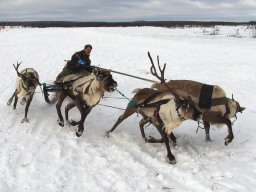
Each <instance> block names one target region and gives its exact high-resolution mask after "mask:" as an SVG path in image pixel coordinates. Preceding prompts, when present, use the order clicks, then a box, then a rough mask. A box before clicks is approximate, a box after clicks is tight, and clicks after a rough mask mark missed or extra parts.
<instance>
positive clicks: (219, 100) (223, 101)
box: [212, 97, 230, 117]
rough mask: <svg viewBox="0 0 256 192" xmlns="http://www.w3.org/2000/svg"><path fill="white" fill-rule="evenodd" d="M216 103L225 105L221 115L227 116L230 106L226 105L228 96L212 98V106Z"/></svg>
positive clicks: (216, 104)
mask: <svg viewBox="0 0 256 192" xmlns="http://www.w3.org/2000/svg"><path fill="white" fill-rule="evenodd" d="M218 105H225V107H226V113H225V114H224V115H223V117H227V116H228V114H229V113H230V108H229V106H228V98H227V97H221V98H215V99H212V106H218Z"/></svg>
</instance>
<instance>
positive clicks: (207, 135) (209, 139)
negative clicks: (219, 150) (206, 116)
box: [204, 121, 211, 141]
mask: <svg viewBox="0 0 256 192" xmlns="http://www.w3.org/2000/svg"><path fill="white" fill-rule="evenodd" d="M204 130H205V140H206V141H211V138H210V133H209V132H210V123H209V122H208V121H204Z"/></svg>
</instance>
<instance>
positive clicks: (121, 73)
mask: <svg viewBox="0 0 256 192" xmlns="http://www.w3.org/2000/svg"><path fill="white" fill-rule="evenodd" d="M64 61H65V62H67V61H68V60H64ZM92 67H94V68H97V69H104V70H109V71H111V72H113V73H117V74H120V75H126V76H129V77H133V78H137V79H141V80H144V81H149V82H153V83H155V82H157V81H154V80H151V79H146V78H142V77H138V76H135V75H130V74H127V73H123V72H119V71H114V70H112V69H105V68H102V67H96V66H92Z"/></svg>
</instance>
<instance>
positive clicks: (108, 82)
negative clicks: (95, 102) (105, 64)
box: [93, 69, 117, 92]
mask: <svg viewBox="0 0 256 192" xmlns="http://www.w3.org/2000/svg"><path fill="white" fill-rule="evenodd" d="M93 74H94V75H95V76H96V79H97V80H98V81H99V82H100V84H101V86H102V87H103V88H104V89H105V91H108V92H112V91H114V90H115V88H116V87H117V82H116V81H115V80H114V79H113V78H112V75H111V74H110V71H109V70H106V69H93Z"/></svg>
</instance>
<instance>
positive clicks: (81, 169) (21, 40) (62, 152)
mask: <svg viewBox="0 0 256 192" xmlns="http://www.w3.org/2000/svg"><path fill="white" fill-rule="evenodd" d="M253 35H255V31H253V29H252V28H250V27H247V26H237V27H228V26H226V27H221V26H220V27H217V28H199V27H198V28H176V29H169V28H157V27H127V28H44V29H39V28H13V29H9V28H6V29H4V30H1V31H0V45H1V46H0V60H1V76H0V85H1V86H0V112H1V113H0V119H1V122H0V191H1V192H21V191H22V192H23V191H24V192H25V191H26V192H35V191H37V192H58V191H61V192H62V191H63V192H71V191H72V192H81V191H90V192H123V191H126V192H128V191H129V192H134V191H138V192H144V191H149V192H157V191H163V192H166V191H168V192H184V191H189V192H190V191H191V192H192V191H193V192H199V191H204V192H211V191H214V192H247V191H251V192H253V191H255V187H256V184H255V183H256V150H255V149H256V141H255V137H256V128H255V127H254V126H255V117H256V89H255V88H256V63H255V61H256V56H255V55H256V39H255V38H252V36H253ZM87 43H90V44H92V46H93V51H92V53H91V60H92V65H96V66H100V67H104V68H107V69H113V70H116V71H120V72H125V73H129V74H132V75H136V76H140V77H144V78H148V79H152V80H156V78H154V77H153V76H152V75H151V74H150V70H149V68H150V65H151V64H150V61H149V58H148V56H147V51H150V53H151V56H152V57H153V59H154V61H155V63H156V57H157V55H159V57H160V63H161V64H162V65H163V64H164V63H167V68H166V74H165V76H166V78H168V79H190V80H195V81H200V82H203V83H207V84H213V85H219V86H221V87H222V88H223V89H224V90H225V91H226V93H227V95H228V96H229V97H231V95H232V94H233V95H234V98H235V99H236V100H237V101H239V102H240V104H241V106H243V107H246V110H245V111H244V112H243V114H241V113H239V114H238V119H237V121H235V122H234V126H233V132H234V140H233V142H232V143H230V144H229V145H228V146H224V138H225V137H226V136H227V134H228V131H227V127H226V126H223V127H222V128H218V127H214V126H212V127H211V130H210V135H211V139H212V142H206V141H205V133H204V130H202V129H200V130H199V131H198V133H196V130H197V123H196V122H194V121H186V122H184V123H183V124H182V125H181V126H180V127H178V128H176V129H174V134H175V135H176V137H177V138H178V140H177V144H178V146H177V147H175V148H174V147H171V150H172V153H173V154H174V156H175V157H176V161H177V163H176V164H175V165H170V164H168V163H167V162H166V161H165V159H166V148H165V146H164V144H149V143H145V142H144V141H143V140H142V138H141V135H140V131H139V124H138V122H139V120H140V119H141V117H138V116H137V115H134V116H132V117H130V118H128V119H127V120H125V121H124V122H123V123H122V124H121V125H120V126H119V127H117V129H116V131H115V132H113V133H112V134H111V137H110V138H105V137H104V133H105V131H106V130H108V129H110V128H111V127H112V125H113V124H114V123H115V121H116V120H117V118H118V117H119V115H121V114H122V112H123V110H121V109H115V108H109V107H105V106H101V105H98V106H96V107H95V108H93V110H92V111H91V113H90V114H89V115H88V117H87V119H86V123H85V131H84V134H83V135H82V136H81V137H80V138H77V137H76V135H75V131H74V130H75V127H69V126H68V125H65V127H63V128H62V127H60V126H59V125H58V123H57V113H56V109H55V105H49V104H47V103H46V102H45V101H44V98H43V96H42V93H41V90H40V88H39V87H38V88H37V90H36V91H37V93H36V94H35V96H34V99H33V101H32V103H31V106H30V109H29V113H28V118H29V122H28V123H24V124H22V123H21V122H20V121H21V119H22V118H23V117H24V106H22V105H20V104H19V103H18V105H17V109H16V110H13V109H12V106H7V105H6V103H7V101H8V99H9V98H10V97H11V95H12V94H13V92H14V89H15V79H16V72H15V70H14V68H13V66H12V64H13V63H16V62H17V61H22V64H21V66H20V70H22V69H24V68H26V67H32V68H34V69H36V70H37V71H38V73H39V75H40V82H41V83H51V82H52V81H53V80H55V77H56V76H57V74H58V73H59V72H60V71H61V70H62V68H63V66H64V64H65V62H64V59H70V57H71V55H72V54H73V53H74V52H75V51H79V50H81V49H82V48H83V46H84V45H85V44H87ZM113 77H114V79H115V80H116V81H117V82H118V89H119V91H121V92H122V93H123V94H124V95H125V96H126V97H128V98H131V97H132V93H131V91H132V90H133V89H134V88H143V87H150V86H151V83H150V82H147V81H142V80H138V79H135V78H131V77H127V76H123V75H118V74H113ZM105 96H106V97H108V98H105V99H102V100H101V102H100V104H104V105H110V106H114V107H118V108H122V109H124V108H125V107H126V105H127V103H128V100H126V99H122V98H123V97H122V96H121V95H119V94H118V93H117V92H114V93H107V94H105ZM109 97H110V98H109ZM66 103H67V102H65V104H66ZM62 109H63V111H64V106H63V108H62ZM70 117H71V118H73V119H78V118H79V117H80V116H79V113H78V110H77V109H72V110H71V111H70ZM232 120H233V119H232ZM145 132H146V135H147V136H149V135H151V136H155V137H158V138H159V137H160V135H159V134H158V133H157V131H156V129H155V128H154V127H153V126H152V125H150V126H149V127H147V128H146V130H145Z"/></svg>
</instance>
